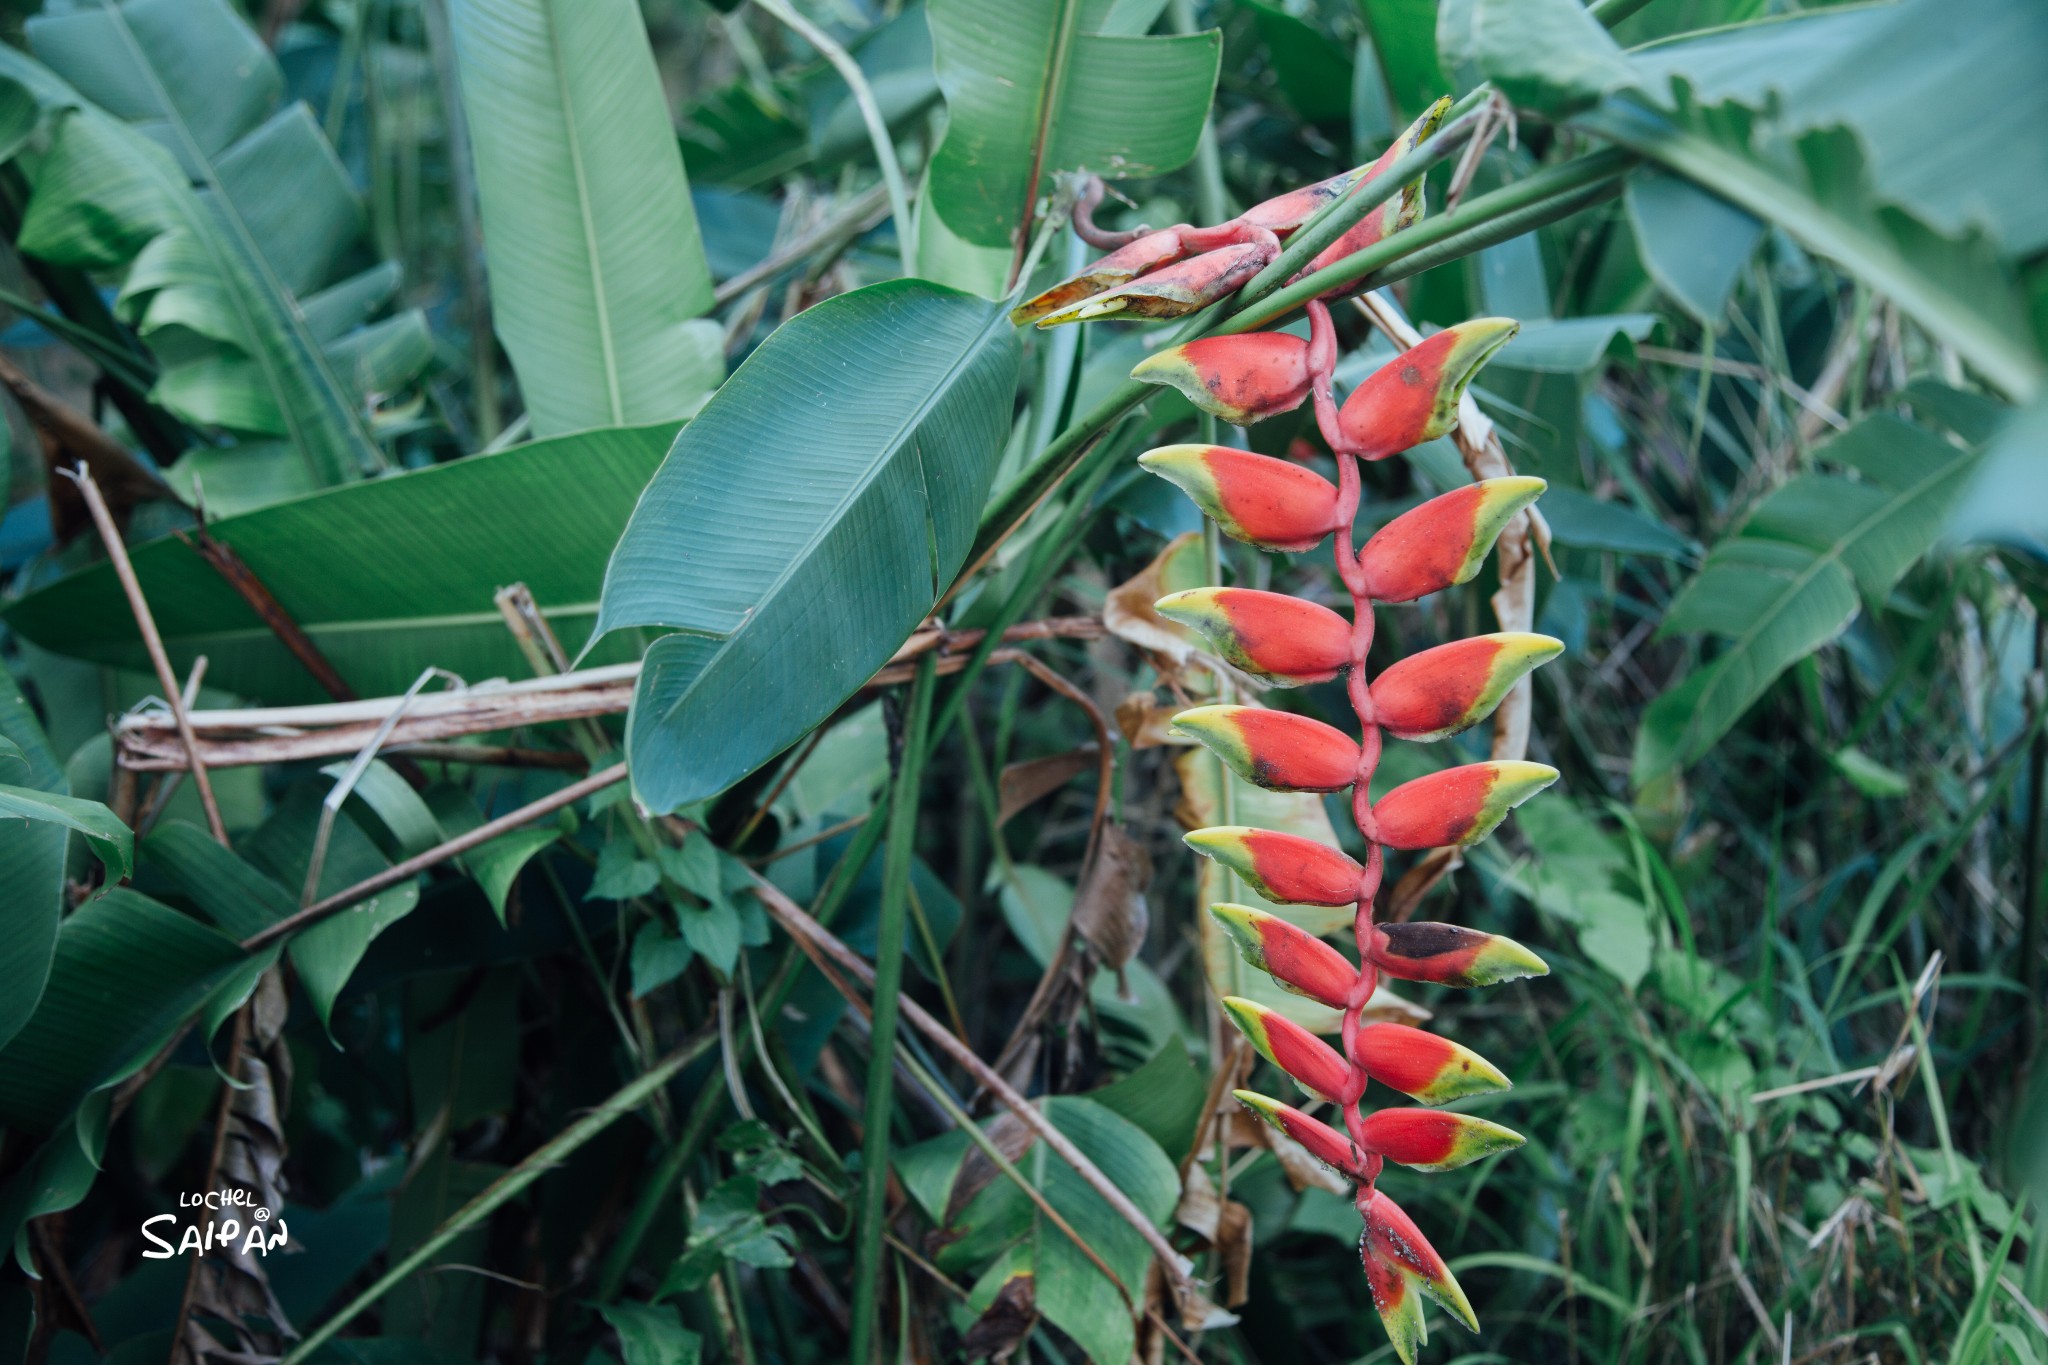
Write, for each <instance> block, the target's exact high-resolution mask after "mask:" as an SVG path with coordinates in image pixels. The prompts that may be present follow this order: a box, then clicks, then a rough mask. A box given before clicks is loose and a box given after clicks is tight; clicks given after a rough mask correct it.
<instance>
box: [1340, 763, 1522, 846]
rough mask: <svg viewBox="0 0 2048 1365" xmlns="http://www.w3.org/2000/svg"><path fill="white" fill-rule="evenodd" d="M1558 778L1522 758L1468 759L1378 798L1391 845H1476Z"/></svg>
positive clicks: (1376, 808)
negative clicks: (1491, 760)
mask: <svg viewBox="0 0 2048 1365" xmlns="http://www.w3.org/2000/svg"><path fill="white" fill-rule="evenodd" d="M1555 781H1557V769H1555V768H1552V767H1548V766H1546V765H1544V764H1541V763H1524V762H1522V761H1521V760H1519V759H1496V760H1494V761H1493V762H1490V763H1467V764H1464V765H1462V766H1460V767H1456V768H1446V769H1444V770H1443V771H1442V772H1438V773H1431V774H1430V775H1429V776H1427V777H1418V778H1416V779H1415V780H1414V781H1413V782H1403V783H1402V784H1401V785H1400V786H1398V787H1396V788H1394V789H1393V790H1392V791H1390V792H1388V793H1387V794H1386V795H1385V796H1383V797H1381V798H1380V799H1379V800H1378V801H1376V802H1374V803H1373V808H1372V813H1373V818H1374V819H1375V820H1377V821H1378V822H1379V839H1380V842H1381V843H1383V844H1385V845H1386V846H1387V847H1388V848H1411V849H1412V848H1445V847H1448V846H1450V845H1453V844H1456V845H1458V846H1460V847H1463V846H1464V845H1467V844H1476V843H1478V842H1479V841H1480V840H1481V839H1484V838H1485V837H1486V836H1487V835H1489V834H1491V833H1493V830H1494V827H1495V826H1496V825H1498V824H1500V822H1501V821H1502V820H1505V819H1506V818H1507V814H1508V812H1509V811H1510V810H1512V809H1514V808H1515V807H1516V806H1519V805H1521V804H1522V803H1523V802H1524V801H1526V800H1528V799H1529V798H1530V797H1532V796H1534V795H1535V794H1536V793H1537V792H1540V791H1542V790H1543V789H1544V788H1545V787H1547V786H1549V785H1550V784H1551V783H1553V782H1555Z"/></svg>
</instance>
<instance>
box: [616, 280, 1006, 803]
mask: <svg viewBox="0 0 2048 1365" xmlns="http://www.w3.org/2000/svg"><path fill="white" fill-rule="evenodd" d="M1016 373H1017V343H1016V339H1015V337H1014V336H1013V334H1012V329H1011V328H1010V326H1009V324H1008V323H1007V322H1006V321H1005V319H1004V314H1003V312H1002V310H1001V309H1000V308H999V307H998V306H997V305H995V304H993V303H990V302H988V301H987V300H984V299H978V298H974V297H972V296H970V295H967V294H961V293H958V292H955V291H954V290H950V289H944V288H941V287H939V286H937V285H931V284H926V283H924V282H922V281H914V280H900V281H892V282H890V283H887V284H880V285H875V286H873V287H871V288H868V289H862V290H859V291H857V292H855V293H852V294H843V295H841V296H839V297H838V298H835V299H831V300H828V301H827V302H825V303H822V304H820V305H818V306H817V307H815V308H812V309H810V310H809V311H807V312H804V313H800V314H798V315H797V317H795V318H794V319H792V320H791V321H790V322H788V323H786V324H784V325H783V326H782V327H781V328H780V329H779V330H777V331H776V332H775V333H774V334H773V335H772V336H771V337H770V338H769V339H768V340H767V342H765V343H764V344H763V345H762V346H761V348H760V349H759V350H757V351H755V352H754V354H753V355H752V356H750V357H749V358H748V359H747V362H746V364H744V365H742V366H741V367H740V369H739V370H738V372H737V373H735V374H734V375H733V377H732V379H731V380H729V381H728V382H727V383H726V385H725V387H724V388H722V389H720V390H719V392H718V394H717V396H716V397H714V398H713V399H712V400H711V402H710V404H708V405H707V406H706V407H705V409H704V411H703V412H702V413H701V414H700V415H699V416H698V417H697V418H696V420H694V421H693V422H691V423H690V424H689V425H688V426H687V427H685V428H684V429H683V432H682V434H681V435H680V436H678V437H677V438H676V443H675V447H674V448H673V449H672V450H670V452H669V455H668V459H667V461H666V462H665V463H664V464H663V465H662V467H661V470H660V472H659V473H657V474H656V475H655V477H654V480H653V482H652V483H650V484H649V485H648V488H647V492H646V493H645V494H644V495H643V496H642V498H641V499H640V504H639V506H638V507H637V508H635V509H634V512H633V519H632V521H631V523H630V524H629V525H628V526H627V527H626V533H625V535H624V537H622V538H621V540H620V541H619V547H618V549H617V551H616V552H615V553H614V554H613V556H612V561H611V565H610V567H609V568H608V569H607V570H606V573H605V584H604V597H603V601H602V604H601V607H600V611H599V616H598V628H597V634H598V635H599V636H603V635H604V634H606V633H608V632H611V631H617V630H622V629H626V628H629V627H646V628H655V629H659V630H667V631H677V632H681V633H679V634H673V635H667V636H664V637H663V638H662V639H660V640H657V641H656V642H655V643H654V645H653V646H652V647H651V648H649V650H648V651H647V656H646V666H645V669H644V671H643V672H642V674H641V678H640V686H639V690H638V691H637V692H636V693H635V695H634V700H633V711H632V716H631V719H630V722H629V733H628V756H629V759H630V761H631V762H632V764H633V781H634V786H635V788H636V790H637V792H638V794H639V796H640V799H641V800H642V801H644V802H645V803H646V804H647V805H648V806H649V807H650V808H652V809H655V810H659V811H669V810H673V809H675V808H676V807H677V806H679V805H682V804H683V803H685V802H688V801H694V800H697V799H699V798H702V797H707V796H711V795H713V794H714V793H716V792H719V791H722V790H724V788H725V787H727V786H728V785H730V784H731V783H733V782H735V781H737V780H738V779H739V778H741V777H743V776H745V775H746V774H747V773H749V772H751V771H752V770H753V769H754V768H756V767H758V766H759V765H760V764H762V763H764V762H766V761H767V760H768V759H770V758H772V757H774V755H775V754H777V753H779V752H780V751H781V750H782V749H783V748H784V747H785V746H787V745H788V744H790V743H791V742H793V741H794V740H796V739H797V738H798V737H799V736H801V735H802V734H803V733H804V732H805V731H807V730H809V729H810V728H811V727H812V726H813V725H815V724H817V723H818V722H819V721H820V720H822V719H824V718H825V716H826V715H828V714H830V712H831V711H832V708H834V707H835V706H837V705H838V704H839V703H840V702H841V701H843V700H845V698H846V697H847V696H848V695H849V694H850V693H852V691H853V690H854V689H855V688H856V687H858V686H860V684H861V683H863V682H865V681H866V680H867V679H868V677H869V676H870V675H871V674H872V673H873V672H874V670H875V669H876V668H877V667H879V666H880V665H881V664H882V663H883V661H884V660H886V659H887V658H888V657H889V655H890V653H891V652H893V651H894V650H895V648H896V647H897V646H898V645H899V644H901V643H902V642H903V639H904V637H905V635H907V634H908V633H909V632H910V630H911V629H912V628H914V627H915V626H916V624H917V622H918V621H919V619H920V618H922V617H923V616H924V615H925V613H927V612H929V611H930V610H931V608H932V604H933V603H934V602H935V601H936V600H937V598H938V596H939V594H940V593H941V592H942V591H944V590H945V588H946V586H947V585H948V584H949V583H950V582H951V581H952V578H953V575H954V574H955V573H956V572H957V571H958V570H959V567H960V564H961V561H962V560H963V559H964V558H965V556H966V553H967V547H968V545H969V544H970V543H971V542H972V540H973V538H974V529H975V521H976V518H977V517H978V516H979V515H980V512H981V505H982V501H983V499H984V497H985V496H986V494H987V492H988V486H989V481H990V479H991V477H992V476H993V473H994V469H995V462H996V458H997V455H998V453H999V452H1000V449H1001V446H1002V444H1003V441H1004V439H1005V437H1006V436H1007V435H1008V433H1009V429H1010V404H1011V399H1012V395H1013V393H1014V390H1015V385H1016Z"/></svg>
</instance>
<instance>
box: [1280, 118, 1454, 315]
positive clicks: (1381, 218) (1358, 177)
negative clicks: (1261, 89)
mask: <svg viewBox="0 0 2048 1365" xmlns="http://www.w3.org/2000/svg"><path fill="white" fill-rule="evenodd" d="M1450 109H1451V101H1450V99H1449V98H1448V97H1446V98H1444V99H1440V100H1438V101H1437V102H1436V103H1435V104H1432V105H1430V106H1429V108H1427V109H1425V110H1423V111H1422V117H1420V118H1418V119H1416V120H1415V122H1413V123H1411V124H1409V125H1408V128H1407V131H1405V132H1403V133H1402V134H1401V136H1399V137H1398V138H1395V139H1394V145H1393V146H1391V147H1389V148H1387V150H1386V151H1384V152H1382V153H1380V155H1379V159H1378V160H1376V161H1374V162H1373V163H1372V165H1370V166H1368V167H1365V168H1364V170H1363V172H1362V173H1361V172H1359V171H1353V172H1351V176H1352V180H1351V183H1350V185H1348V186H1346V187H1345V188H1347V189H1355V188H1358V187H1361V186H1364V185H1366V184H1369V183H1371V181H1372V180H1373V179H1375V178H1376V177H1377V176H1378V175H1379V174H1380V172H1382V171H1384V170H1386V169H1387V168H1388V167H1389V166H1391V165H1392V164H1393V163H1394V161H1395V159H1396V158H1398V157H1403V156H1406V155H1407V154H1408V153H1410V152H1412V151H1414V150H1415V149H1416V148H1417V147H1419V146H1421V145H1422V140H1423V139H1424V138H1426V137H1428V136H1429V135H1430V134H1432V133H1434V132H1435V131H1436V130H1437V127H1438V125H1439V124H1441V123H1442V122H1443V121H1444V115H1445V114H1447V113H1449V112H1450ZM1420 217H1422V177H1421V176H1417V177H1416V178H1415V179H1413V180H1411V181H1409V182H1408V183H1407V184H1405V185H1403V186H1402V187H1401V191H1400V193H1398V194H1396V195H1395V196H1394V197H1393V198H1391V199H1389V200H1387V201H1386V202H1385V203H1384V204H1381V205H1380V206H1379V207H1378V208H1375V209H1374V210H1373V211H1372V212H1370V213H1368V214H1366V215H1365V217H1363V218H1361V219H1359V220H1358V221H1357V222H1356V223H1353V224H1352V225H1351V227H1350V228H1348V229H1347V230H1346V231H1345V233H1344V235H1343V236H1342V237H1339V238H1338V239H1337V240H1336V241H1334V242H1332V243H1330V244H1329V245H1328V246H1326V247H1324V248H1323V249H1322V251H1320V252H1318V253H1317V255H1316V258H1315V259H1314V260H1313V261H1310V262H1309V263H1308V269H1309V270H1310V271H1316V270H1321V269H1322V268H1323V267H1324V266H1326V265H1334V264H1336V263H1337V262H1338V261H1341V260H1343V259H1344V258H1345V257H1346V256H1349V255H1351V254H1353V253H1354V252H1359V251H1363V250H1365V249H1366V248H1367V247H1369V246H1373V245H1375V244H1376V243H1378V242H1380V241H1383V240H1384V239H1385V238H1387V237H1388V236H1389V235H1391V234H1393V233H1396V232H1399V231H1400V230H1401V229H1402V228H1405V227H1408V226H1410V225H1411V224H1413V223H1414V222H1415V221H1416V220H1417V219H1419V218H1420ZM1331 292H1332V293H1335V292H1337V291H1334V290H1333V291H1331ZM1326 297H1327V296H1326Z"/></svg>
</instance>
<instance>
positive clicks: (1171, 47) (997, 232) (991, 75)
mask: <svg viewBox="0 0 2048 1365" xmlns="http://www.w3.org/2000/svg"><path fill="white" fill-rule="evenodd" d="M1116 8H1117V7H1116V5H1115V3H1114V0H1041V2H1040V3H1034V4H1016V3H1014V0H932V3H931V6H930V9H931V24H932V46H933V54H934V60H935V61H936V62H937V65H938V72H939V87H940V89H942V90H943V91H944V92H945V95H946V113H947V124H946V136H945V140H944V141H942V142H941V143H940V144H939V149H938V151H937V152H936V153H935V154H934V155H933V157H932V165H931V175H930V179H929V185H930V191H929V192H930V194H931V196H932V204H933V206H934V207H935V208H937V209H938V211H939V216H940V217H941V218H943V219H945V221H946V224H947V226H949V227H951V228H952V229H953V231H954V232H956V233H958V234H959V235H960V236H961V237H962V238H964V239H966V240H967V241H969V242H972V243H974V244H975V245H977V246H1005V245H1008V244H1009V243H1010V242H1011V239H1012V237H1013V235H1014V234H1015V233H1016V231H1017V228H1018V225H1019V224H1020V223H1022V222H1023V221H1024V219H1025V217H1026V216H1027V213H1028V211H1029V209H1030V207H1031V205H1032V203H1033V202H1034V201H1035V200H1036V199H1038V197H1039V196H1040V195H1043V194H1045V193H1047V192H1048V191H1050V189H1051V188H1052V177H1053V174H1054V173H1055V172H1057V171H1073V170H1090V171H1095V172H1098V173H1099V174H1101V175H1103V176H1105V177H1109V178H1112V179H1121V178H1125V177H1129V176H1141V175H1156V174H1158V173H1160V172H1163V171H1170V170H1173V169H1175V168H1176V167H1178V166H1182V165H1185V164H1186V163H1187V162H1188V160H1189V159H1190V158H1192V157H1193V156H1194V154H1195V142H1196V140H1197V139H1198V138H1199V137H1200V136H1201V132H1202V120H1203V118H1204V117H1205V116H1206V115H1207V114H1208V112H1209V97H1210V95H1211V93H1212V92H1213V91H1214V90H1215V87H1216V71H1217V64H1218V62H1219V60H1220V52H1221V42H1220V38H1219V35H1217V34H1214V33H1203V34H1189V35H1183V36H1177V37H1143V36H1136V35H1134V34H1131V33H1129V32H1121V31H1117V29H1116V28H1113V27H1112V18H1113V12H1114V11H1115V10H1116ZM1142 32H1143V30H1142V29H1139V30H1138V33H1140V34H1142Z"/></svg>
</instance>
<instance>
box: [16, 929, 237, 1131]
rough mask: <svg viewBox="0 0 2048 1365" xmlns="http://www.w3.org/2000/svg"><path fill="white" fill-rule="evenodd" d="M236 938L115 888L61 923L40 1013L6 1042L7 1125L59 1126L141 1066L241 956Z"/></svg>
mask: <svg viewBox="0 0 2048 1365" xmlns="http://www.w3.org/2000/svg"><path fill="white" fill-rule="evenodd" d="M242 958H243V953H242V950H241V949H240V948H239V947H237V946H236V945H235V942H234V940H233V939H230V938H228V937H226V936H225V935H223V934H221V933H219V932H217V931H216V930H213V929H209V928H208V927H207V926H206V925H204V924H201V923H200V922H199V921H198V920H196V919H192V918H190V917H189V916H186V915H181V914H179V913H178V912H177V911H175V910H172V909H170V908H169V907H168V906H164V905H160V904H158V903H157V902H155V901H153V900H151V899H149V897H147V896H143V895H139V894H137V893H136V892H133V891H129V890H125V889H116V890H113V891H109V892H107V893H106V894H104V895H102V896H99V897H97V898H95V899H93V900H90V901H87V902H86V903H85V904H84V905H82V906H80V907H79V908H78V909H77V910H76V911H74V912H73V913H72V914H71V916H70V918H68V919H66V920H65V921H64V926H63V928H62V929H61V930H60V931H59V933H58V935H57V952H56V956H55V958H54V960H53V961H52V963H51V966H50V980H49V984H48V986H47V987H46V988H45V989H44V991H43V997H42V1000H41V1002H40V1003H38V1004H37V1006H36V1011H35V1014H34V1015H33V1016H32V1017H31V1018H30V1019H29V1021H28V1023H27V1024H26V1025H24V1026H23V1027H22V1029H21V1031H20V1032H19V1033H17V1034H15V1035H14V1040H13V1041H12V1042H11V1043H9V1044H8V1045H7V1046H6V1047H5V1048H4V1049H0V1124H5V1125H6V1126H7V1127H10V1128H16V1127H19V1128H22V1129H25V1130H28V1131H30V1132H47V1131H49V1130H50V1129H51V1128H53V1127H55V1126H56V1125H57V1124H58V1123H59V1122H60V1121H61V1120H62V1119H63V1118H64V1117H65V1116H66V1115H67V1114H69V1113H70V1112H71V1111H72V1109H73V1108H75V1107H76V1106H77V1104H78V1103H79V1101H81V1100H83V1099H84V1098H85V1097H86V1096H87V1095H88V1094H90V1093H91V1092H92V1091H93V1090H96V1089H98V1088H99V1087H100V1086H103V1085H107V1084H110V1083H112V1082H113V1081H116V1080H119V1079H120V1078H121V1077H122V1076H123V1075H125V1074H126V1073H127V1072H129V1071H130V1070H132V1069H133V1068H134V1067H136V1066H138V1065H140V1064H141V1063H142V1062H143V1061H144V1060H145V1059H146V1058H147V1056H148V1054H149V1053H150V1052H151V1051H152V1050H153V1049H154V1048H156V1047H157V1046H159V1045H160V1044H161V1043H162V1041H163V1040H164V1038H165V1037H166V1036H168V1035H169V1033H170V1032H171V1030H172V1029H174V1028H176V1027H177V1025H178V1024H179V1022H180V1021H182V1020H183V1019H184V1018H185V1016H186V1015H188V1014H190V1013H191V1012H192V1011H193V1010H195V1009H197V1008H198V1006H199V1004H200V1002H201V1001H203V1000H204V999H205V998H206V995H207V993H208V992H210V991H211V990H213V988H214V987H215V986H217V985H219V984H220V983H221V982H222V981H224V980H225V979H226V978H227V977H228V976H229V975H230V974H231V973H232V971H233V970H234V968H235V967H236V965H237V964H239V963H240V962H241V961H242Z"/></svg>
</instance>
